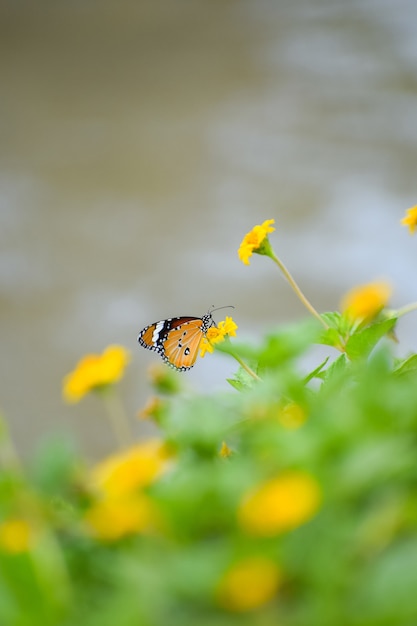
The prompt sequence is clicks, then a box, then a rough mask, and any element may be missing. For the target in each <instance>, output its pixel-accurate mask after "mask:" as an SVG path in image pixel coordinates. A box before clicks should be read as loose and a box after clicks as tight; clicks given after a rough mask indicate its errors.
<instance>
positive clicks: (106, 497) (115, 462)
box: [85, 439, 171, 541]
mask: <svg viewBox="0 0 417 626" xmlns="http://www.w3.org/2000/svg"><path fill="white" fill-rule="evenodd" d="M170 459H171V454H170V451H169V450H168V447H167V446H166V444H165V443H164V442H162V441H160V440H159V439H150V440H149V441H146V442H144V443H141V444H138V445H136V446H133V447H131V448H129V449H128V450H125V451H124V452H121V453H120V454H115V455H113V456H111V457H109V458H108V459H106V460H104V461H103V462H101V463H99V464H98V465H97V466H96V467H95V468H94V469H93V471H92V472H91V476H90V483H91V488H92V490H93V492H94V493H95V494H96V500H95V501H94V503H93V504H92V505H91V507H90V508H89V509H88V511H87V513H86V516H85V521H86V523H87V526H88V527H89V528H90V530H91V532H92V533H93V535H94V536H96V537H97V538H99V539H102V540H104V541H115V540H117V539H120V538H121V537H124V536H126V535H129V534H134V533H140V532H144V531H148V530H150V529H151V528H153V527H154V526H155V524H156V523H157V514H156V511H155V508H154V506H153V504H152V502H151V500H150V498H149V497H148V496H147V494H146V493H145V492H144V491H143V489H144V488H145V487H147V486H148V485H150V484H151V483H153V482H154V481H155V480H157V479H158V477H159V476H160V475H161V474H162V473H163V472H165V471H166V470H167V469H168V467H169V461H170Z"/></svg>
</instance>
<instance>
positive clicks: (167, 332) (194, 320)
mask: <svg viewBox="0 0 417 626" xmlns="http://www.w3.org/2000/svg"><path fill="white" fill-rule="evenodd" d="M219 308H222V309H223V308H226V307H219ZM214 310H215V311H218V310H219V309H212V310H211V311H209V312H208V313H206V314H205V315H203V317H190V316H183V317H170V318H168V319H166V320H160V321H159V322H154V323H153V324H150V325H149V326H145V328H144V329H143V330H141V332H140V333H139V335H138V342H139V343H140V345H141V346H143V347H144V348H147V349H148V350H153V351H154V352H157V353H158V354H159V355H160V356H161V357H162V359H163V360H164V361H165V363H167V365H169V366H170V367H173V368H174V369H176V370H178V371H179V372H185V371H186V370H189V369H191V368H192V367H193V365H194V363H195V362H196V359H197V355H198V349H199V347H200V342H201V340H202V338H203V337H204V335H205V334H206V332H207V331H208V329H209V328H211V327H212V326H215V324H214V321H213V317H212V315H211V314H212V312H213V311H214Z"/></svg>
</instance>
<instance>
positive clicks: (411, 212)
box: [401, 205, 417, 235]
mask: <svg viewBox="0 0 417 626" xmlns="http://www.w3.org/2000/svg"><path fill="white" fill-rule="evenodd" d="M401 224H402V225H403V226H408V229H409V231H410V233H411V234H412V235H413V234H414V232H415V230H416V227H417V205H416V206H413V207H411V209H407V213H406V216H405V217H403V219H402V220H401Z"/></svg>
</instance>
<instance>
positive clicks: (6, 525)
mask: <svg viewBox="0 0 417 626" xmlns="http://www.w3.org/2000/svg"><path fill="white" fill-rule="evenodd" d="M31 539H32V530H31V528H30V526H29V524H28V523H27V522H26V521H25V520H23V519H19V518H16V519H10V520H7V521H5V522H3V523H2V524H0V550H2V551H3V552H8V553H9V554H20V553H22V552H27V551H28V550H29V548H30V546H31Z"/></svg>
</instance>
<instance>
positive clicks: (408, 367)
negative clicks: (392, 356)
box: [394, 354, 417, 376]
mask: <svg viewBox="0 0 417 626" xmlns="http://www.w3.org/2000/svg"><path fill="white" fill-rule="evenodd" d="M415 372H417V354H412V355H411V356H409V357H408V358H407V359H405V360H404V361H400V363H399V364H398V365H397V367H396V368H395V370H394V374H395V375H396V376H403V375H404V374H411V373H415Z"/></svg>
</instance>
